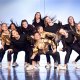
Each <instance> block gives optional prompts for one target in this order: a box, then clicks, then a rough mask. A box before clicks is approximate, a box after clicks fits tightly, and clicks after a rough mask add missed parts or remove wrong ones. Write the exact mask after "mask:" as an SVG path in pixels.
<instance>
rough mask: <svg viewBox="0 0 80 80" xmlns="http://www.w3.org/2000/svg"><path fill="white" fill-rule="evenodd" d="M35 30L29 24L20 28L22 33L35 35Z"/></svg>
mask: <svg viewBox="0 0 80 80" xmlns="http://www.w3.org/2000/svg"><path fill="white" fill-rule="evenodd" d="M34 32H35V29H34V28H33V26H32V25H28V27H27V28H23V27H21V28H20V34H27V35H29V36H30V35H33V33H34Z"/></svg>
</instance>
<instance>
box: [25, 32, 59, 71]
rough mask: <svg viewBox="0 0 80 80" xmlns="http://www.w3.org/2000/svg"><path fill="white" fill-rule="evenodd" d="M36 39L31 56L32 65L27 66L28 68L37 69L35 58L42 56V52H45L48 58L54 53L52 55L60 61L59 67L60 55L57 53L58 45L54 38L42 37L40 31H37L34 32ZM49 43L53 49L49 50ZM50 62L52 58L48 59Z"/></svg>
mask: <svg viewBox="0 0 80 80" xmlns="http://www.w3.org/2000/svg"><path fill="white" fill-rule="evenodd" d="M34 40H35V44H34V48H33V54H32V56H31V59H32V65H30V66H29V67H27V68H26V70H31V69H35V65H36V63H35V58H36V56H37V55H38V56H40V54H45V55H47V57H48V59H49V57H50V55H52V57H53V58H54V56H55V59H56V60H57V61H58V66H57V67H58V68H59V66H60V56H59V54H58V53H57V50H56V45H55V43H54V42H53V41H52V40H49V39H41V36H40V34H39V33H38V32H36V33H35V34H34ZM49 45H51V50H49V47H48V46H49ZM47 62H48V63H50V59H49V60H47Z"/></svg>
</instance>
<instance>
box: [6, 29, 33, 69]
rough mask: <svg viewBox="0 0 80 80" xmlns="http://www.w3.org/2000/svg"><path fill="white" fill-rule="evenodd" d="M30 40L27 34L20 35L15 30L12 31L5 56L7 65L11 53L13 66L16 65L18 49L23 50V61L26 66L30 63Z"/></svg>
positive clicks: (9, 62) (9, 61)
mask: <svg viewBox="0 0 80 80" xmlns="http://www.w3.org/2000/svg"><path fill="white" fill-rule="evenodd" d="M30 47H31V42H30V38H29V36H27V35H23V34H22V35H20V34H19V33H18V32H17V31H16V30H13V31H12V38H11V44H10V48H9V49H8V52H11V53H8V54H7V58H8V64H9V65H8V67H10V65H11V59H12V58H11V55H12V53H14V55H13V67H16V66H17V63H16V59H17V55H18V52H19V51H25V63H26V65H27V66H28V64H30V62H29V61H30V55H31V51H32V50H31V48H30Z"/></svg>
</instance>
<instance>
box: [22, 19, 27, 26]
mask: <svg viewBox="0 0 80 80" xmlns="http://www.w3.org/2000/svg"><path fill="white" fill-rule="evenodd" d="M23 22H26V23H27V24H28V21H27V20H26V19H24V20H22V21H21V27H22V23H23Z"/></svg>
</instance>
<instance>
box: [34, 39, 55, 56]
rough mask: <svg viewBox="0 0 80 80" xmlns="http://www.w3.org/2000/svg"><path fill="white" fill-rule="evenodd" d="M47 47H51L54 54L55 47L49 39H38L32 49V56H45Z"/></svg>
mask: <svg viewBox="0 0 80 80" xmlns="http://www.w3.org/2000/svg"><path fill="white" fill-rule="evenodd" d="M49 45H51V48H52V51H53V53H54V50H56V45H55V43H54V42H53V41H51V40H49V39H40V40H39V41H36V43H35V45H34V48H33V54H35V55H36V54H38V53H42V54H46V52H48V51H49V49H48V48H49V47H48V46H49Z"/></svg>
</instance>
